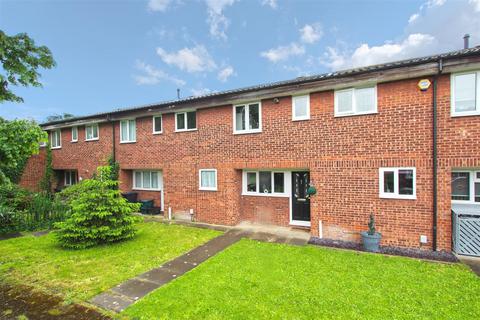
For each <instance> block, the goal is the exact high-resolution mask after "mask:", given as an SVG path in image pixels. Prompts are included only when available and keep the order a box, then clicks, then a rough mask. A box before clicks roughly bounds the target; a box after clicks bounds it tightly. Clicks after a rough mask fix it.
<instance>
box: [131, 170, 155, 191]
mask: <svg viewBox="0 0 480 320" xmlns="http://www.w3.org/2000/svg"><path fill="white" fill-rule="evenodd" d="M133 189H138V190H160V172H159V171H149V170H142V171H140V170H135V171H133Z"/></svg>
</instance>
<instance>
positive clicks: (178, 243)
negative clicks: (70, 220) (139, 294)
mask: <svg viewBox="0 0 480 320" xmlns="http://www.w3.org/2000/svg"><path fill="white" fill-rule="evenodd" d="M138 229H139V232H138V234H137V236H136V237H135V238H134V239H132V240H128V241H125V242H121V243H117V244H113V245H106V246H100V247H96V248H90V249H86V250H66V249H62V248H61V247H59V246H58V245H57V244H56V241H55V237H54V236H53V234H49V235H46V236H42V237H38V238H37V237H33V236H26V237H22V238H16V239H10V240H3V241H0V281H5V282H8V283H22V284H26V285H30V286H34V287H36V288H39V289H42V290H46V291H48V292H51V293H56V294H60V295H61V296H63V298H64V299H65V300H66V301H81V300H87V299H89V298H91V297H93V296H95V295H96V294H98V293H100V292H102V291H104V290H107V289H109V288H111V287H113V286H115V285H117V284H119V283H121V282H123V281H124V280H127V279H129V278H132V277H134V276H136V275H138V274H140V273H142V272H145V271H148V270H150V269H152V268H154V267H158V266H159V265H161V264H162V263H164V262H166V261H168V260H170V259H173V258H175V257H177V256H179V255H181V254H182V253H184V252H187V251H189V250H190V249H192V248H194V247H196V246H198V245H200V244H202V243H204V242H206V241H208V240H209V239H211V238H214V237H216V236H218V235H219V234H220V232H217V231H212V230H204V229H197V228H189V227H184V226H179V225H165V224H162V223H155V222H150V223H140V224H139V225H138Z"/></svg>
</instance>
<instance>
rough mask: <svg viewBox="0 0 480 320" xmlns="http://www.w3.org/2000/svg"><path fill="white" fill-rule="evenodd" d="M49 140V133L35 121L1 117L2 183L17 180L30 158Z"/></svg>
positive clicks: (0, 173)
mask: <svg viewBox="0 0 480 320" xmlns="http://www.w3.org/2000/svg"><path fill="white" fill-rule="evenodd" d="M47 140H48V136H47V133H46V132H45V131H43V130H42V128H40V126H39V125H38V124H37V123H35V121H31V120H12V121H7V120H5V119H3V118H0V183H6V182H10V181H12V180H16V178H18V177H19V176H20V174H21V171H22V170H23V165H24V164H25V163H26V161H27V160H28V158H29V157H30V156H31V155H32V154H36V153H38V151H39V144H40V143H41V142H47Z"/></svg>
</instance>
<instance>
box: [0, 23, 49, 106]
mask: <svg viewBox="0 0 480 320" xmlns="http://www.w3.org/2000/svg"><path fill="white" fill-rule="evenodd" d="M0 62H1V63H2V68H3V72H2V73H0V103H2V102H5V101H12V102H23V99H22V98H21V97H19V96H17V95H15V94H14V93H13V92H12V91H11V90H10V88H9V87H8V86H9V85H13V86H18V85H22V86H25V87H27V86H33V87H41V86H42V84H41V83H40V82H39V81H38V78H39V77H40V73H38V72H37V69H38V68H40V67H42V68H46V69H51V68H53V67H54V66H55V60H53V57H52V53H51V52H50V49H48V48H47V47H46V46H36V45H35V42H34V41H33V39H31V38H30V37H29V36H28V35H27V34H26V33H19V34H17V35H15V36H8V35H6V34H5V33H4V32H3V31H2V30H0Z"/></svg>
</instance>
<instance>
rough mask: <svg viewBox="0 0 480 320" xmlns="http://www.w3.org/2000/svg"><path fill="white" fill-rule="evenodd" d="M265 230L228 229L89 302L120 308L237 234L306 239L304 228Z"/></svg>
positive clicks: (271, 239)
mask: <svg viewBox="0 0 480 320" xmlns="http://www.w3.org/2000/svg"><path fill="white" fill-rule="evenodd" d="M192 226H194V225H192ZM202 227H204V226H202ZM266 231H271V230H267V229H264V228H258V229H256V228H253V229H252V228H233V229H230V230H229V231H227V232H226V233H224V234H223V235H221V236H219V237H217V238H214V239H212V240H210V241H208V242H206V243H205V244H203V245H201V246H199V247H197V248H195V249H193V250H191V251H190V252H187V253H185V254H184V255H182V256H180V257H178V258H175V259H173V260H171V261H169V262H167V263H165V264H163V265H162V266H160V267H158V268H155V269H152V270H150V271H148V272H145V273H143V274H141V275H139V276H137V277H135V278H133V279H130V280H127V281H125V282H123V283H121V284H119V285H118V286H116V287H114V288H112V289H110V290H108V291H106V292H104V293H101V294H99V295H98V296H96V297H94V298H93V299H91V300H90V302H91V303H93V304H94V305H96V306H99V307H101V308H104V309H107V310H111V311H115V312H121V311H123V310H124V309H125V308H127V307H128V306H130V305H131V304H133V303H135V302H136V301H137V300H138V299H140V298H142V297H144V296H145V295H147V294H148V293H150V292H151V291H153V290H155V289H157V288H159V287H161V286H163V285H164V284H167V283H169V282H170V281H172V280H174V279H176V278H178V277H180V276H181V275H183V274H184V273H186V272H188V271H190V270H192V269H193V268H195V267H196V266H198V265H199V264H200V263H202V262H204V261H205V260H207V259H208V258H210V257H212V256H214V255H216V254H217V253H218V252H220V251H223V250H225V249H226V248H227V247H229V246H231V245H232V244H234V243H235V242H237V241H239V240H240V239H241V238H250V239H253V240H258V241H265V242H274V243H287V244H292V245H306V244H307V242H308V240H309V235H308V233H305V232H300V233H295V232H294V233H292V234H283V233H282V234H275V233H269V232H266Z"/></svg>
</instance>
